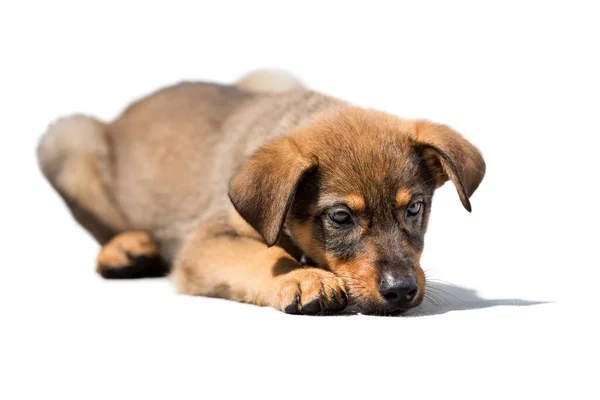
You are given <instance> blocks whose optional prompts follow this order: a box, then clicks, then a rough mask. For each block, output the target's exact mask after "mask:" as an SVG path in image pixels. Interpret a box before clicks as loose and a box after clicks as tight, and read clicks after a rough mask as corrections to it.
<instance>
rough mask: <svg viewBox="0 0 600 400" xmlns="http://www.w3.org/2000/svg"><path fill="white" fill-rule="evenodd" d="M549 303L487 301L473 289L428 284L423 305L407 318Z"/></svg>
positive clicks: (519, 300)
mask: <svg viewBox="0 0 600 400" xmlns="http://www.w3.org/2000/svg"><path fill="white" fill-rule="evenodd" d="M546 303H549V302H548V301H532V300H523V299H512V298H508V299H485V298H482V297H480V296H479V295H478V294H477V292H476V291H475V290H473V289H468V288H465V287H462V286H458V285H453V284H449V283H441V282H431V281H428V282H427V289H426V294H425V299H424V300H423V303H422V304H421V305H420V306H418V307H416V308H415V309H413V310H410V311H408V312H406V313H405V314H404V315H405V316H425V315H438V314H445V313H447V312H450V311H461V310H474V309H481V308H489V307H496V306H515V307H521V306H533V305H537V304H546Z"/></svg>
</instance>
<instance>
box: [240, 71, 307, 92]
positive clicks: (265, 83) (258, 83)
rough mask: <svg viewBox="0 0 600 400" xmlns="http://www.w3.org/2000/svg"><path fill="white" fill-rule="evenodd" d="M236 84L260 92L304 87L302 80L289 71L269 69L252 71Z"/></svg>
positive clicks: (284, 90)
mask: <svg viewBox="0 0 600 400" xmlns="http://www.w3.org/2000/svg"><path fill="white" fill-rule="evenodd" d="M235 85H236V86H237V87H238V88H240V89H243V90H247V91H249V92H258V93H279V92H288V91H292V90H298V89H302V88H303V87H304V85H303V84H302V82H300V80H299V79H297V78H296V77H294V76H293V75H292V74H290V73H289V72H285V71H281V70H269V69H260V70H257V71H253V72H250V73H249V74H247V75H244V76H243V77H242V78H241V79H239V80H238V81H237V82H236V84H235Z"/></svg>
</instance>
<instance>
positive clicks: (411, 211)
mask: <svg viewBox="0 0 600 400" xmlns="http://www.w3.org/2000/svg"><path fill="white" fill-rule="evenodd" d="M422 206H423V202H421V201H415V202H413V203H410V205H409V206H408V208H407V209H406V216H407V217H416V216H417V215H418V214H419V212H420V211H421V207H422Z"/></svg>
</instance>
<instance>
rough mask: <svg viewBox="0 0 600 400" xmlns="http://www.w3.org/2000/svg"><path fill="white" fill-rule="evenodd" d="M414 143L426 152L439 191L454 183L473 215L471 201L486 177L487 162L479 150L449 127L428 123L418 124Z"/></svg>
mask: <svg viewBox="0 0 600 400" xmlns="http://www.w3.org/2000/svg"><path fill="white" fill-rule="evenodd" d="M411 139H412V140H413V142H415V144H416V146H417V147H421V148H422V151H423V157H424V159H425V162H426V163H427V165H428V166H429V168H430V169H431V171H432V173H433V174H434V175H435V177H436V181H437V185H438V187H439V186H441V185H443V184H444V182H446V181H447V180H448V179H450V180H451V181H452V183H454V186H456V190H457V191H458V195H459V197H460V201H461V202H462V204H463V206H464V207H465V208H466V209H467V210H468V211H469V212H470V211H471V202H470V201H469V198H470V197H471V195H472V194H473V192H475V190H476V189H477V187H478V186H479V184H480V183H481V181H482V180H483V176H484V175H485V161H484V160H483V157H482V156H481V153H480V152H479V150H477V148H476V147H475V146H473V145H472V144H471V143H469V142H468V141H467V140H466V139H465V138H463V137H462V136H461V135H460V134H459V133H457V132H455V131H454V130H452V129H450V128H449V127H447V126H445V125H439V124H434V123H431V122H428V121H416V122H415V129H414V131H413V132H412V134H411Z"/></svg>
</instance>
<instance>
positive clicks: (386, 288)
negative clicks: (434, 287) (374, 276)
mask: <svg viewBox="0 0 600 400" xmlns="http://www.w3.org/2000/svg"><path fill="white" fill-rule="evenodd" d="M418 291H419V287H418V286H417V281H416V280H415V278H413V277H400V278H391V277H388V278H387V279H382V280H381V282H380V283H379V293H380V294H381V296H382V297H383V298H384V299H385V300H386V301H387V302H388V303H390V304H391V305H393V306H396V307H403V306H407V305H408V304H409V303H410V302H411V301H412V300H413V299H414V298H415V296H416V295H417V292H418Z"/></svg>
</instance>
